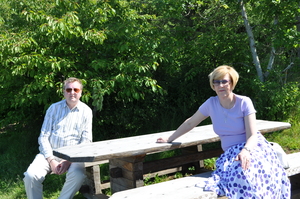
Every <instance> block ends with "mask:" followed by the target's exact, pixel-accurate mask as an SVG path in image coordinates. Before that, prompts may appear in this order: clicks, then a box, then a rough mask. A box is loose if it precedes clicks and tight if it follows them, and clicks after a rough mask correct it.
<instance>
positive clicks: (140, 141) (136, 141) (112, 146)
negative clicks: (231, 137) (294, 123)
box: [53, 120, 291, 162]
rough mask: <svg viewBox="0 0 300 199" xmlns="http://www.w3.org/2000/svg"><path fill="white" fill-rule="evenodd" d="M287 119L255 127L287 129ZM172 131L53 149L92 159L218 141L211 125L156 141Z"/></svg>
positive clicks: (60, 153) (74, 157) (68, 156)
mask: <svg viewBox="0 0 300 199" xmlns="http://www.w3.org/2000/svg"><path fill="white" fill-rule="evenodd" d="M290 127H291V125H290V124H289V123H286V122H275V121H264V120H257V128H258V130H259V131H261V132H262V133H267V132H272V131H278V130H283V129H287V128H290ZM173 132H174V131H166V132H161V133H153V134H148V135H141V136H134V137H127V138H120V139H114V140H105V141H99V142H93V143H88V144H81V145H76V146H67V147H62V148H59V149H55V150H54V151H53V153H54V155H56V156H58V157H60V158H63V159H66V160H69V161H71V162H94V161H100V160H108V159H114V158H121V157H130V156H136V155H141V154H148V153H153V152H162V151H168V150H172V149H177V148H184V147H188V146H194V145H201V144H206V143H211V142H217V141H219V140H220V138H219V137H218V135H216V134H215V133H214V131H213V128H212V125H204V126H199V127H195V128H194V129H193V130H191V131H190V132H189V133H187V134H185V135H183V136H181V137H179V138H178V139H177V140H176V141H175V142H172V143H156V140H157V138H159V137H162V136H169V135H171V134H172V133H173Z"/></svg>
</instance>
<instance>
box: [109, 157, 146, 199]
mask: <svg viewBox="0 0 300 199" xmlns="http://www.w3.org/2000/svg"><path fill="white" fill-rule="evenodd" d="M145 156H146V154H143V155H138V156H132V157H127V158H117V159H110V160H109V169H110V187H111V192H112V193H115V192H118V191H123V190H127V189H132V188H136V187H141V186H144V181H143V161H144V158H145Z"/></svg>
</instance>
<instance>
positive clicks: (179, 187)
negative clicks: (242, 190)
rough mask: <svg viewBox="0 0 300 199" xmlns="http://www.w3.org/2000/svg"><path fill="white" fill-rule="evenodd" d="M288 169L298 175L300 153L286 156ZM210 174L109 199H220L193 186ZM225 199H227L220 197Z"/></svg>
mask: <svg viewBox="0 0 300 199" xmlns="http://www.w3.org/2000/svg"><path fill="white" fill-rule="evenodd" d="M288 159H289V164H290V168H289V169H287V170H286V172H287V175H288V176H293V175H296V174H299V173H300V152H298V153H292V154H288ZM211 173H212V172H211V171H210V172H205V173H201V174H197V175H193V176H188V177H184V178H179V179H175V180H170V181H167V182H162V183H158V184H153V185H149V186H144V187H139V188H134V189H129V190H126V191H120V192H117V193H114V194H113V195H112V196H111V197H110V199H140V198H143V199H174V198H184V199H201V198H209V199H215V198H220V197H218V196H217V194H216V193H214V192H211V191H203V188H199V187H195V184H197V183H199V182H201V181H205V180H206V179H207V178H208V177H210V176H211ZM221 198H227V197H221Z"/></svg>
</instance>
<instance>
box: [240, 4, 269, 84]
mask: <svg viewBox="0 0 300 199" xmlns="http://www.w3.org/2000/svg"><path fill="white" fill-rule="evenodd" d="M240 4H241V9H242V17H243V20H244V24H245V28H246V31H247V34H248V37H249V43H250V49H251V53H252V59H253V63H254V65H255V68H256V71H257V75H258V78H259V79H260V81H262V82H263V81H264V76H263V73H262V69H261V66H260V61H259V58H258V55H257V51H256V47H255V40H254V36H253V33H252V28H251V26H250V24H249V21H248V17H247V13H246V8H245V5H244V2H243V0H241V1H240Z"/></svg>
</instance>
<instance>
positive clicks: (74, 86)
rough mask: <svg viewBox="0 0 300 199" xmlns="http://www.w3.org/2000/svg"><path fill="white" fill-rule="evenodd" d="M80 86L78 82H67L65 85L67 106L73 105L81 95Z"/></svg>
mask: <svg viewBox="0 0 300 199" xmlns="http://www.w3.org/2000/svg"><path fill="white" fill-rule="evenodd" d="M81 93H82V90H81V86H80V83H79V82H73V83H68V84H66V86H65V90H64V97H65V99H66V100H67V104H68V105H69V106H72V108H73V106H75V105H76V104H77V103H78V101H79V99H80V97H81Z"/></svg>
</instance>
